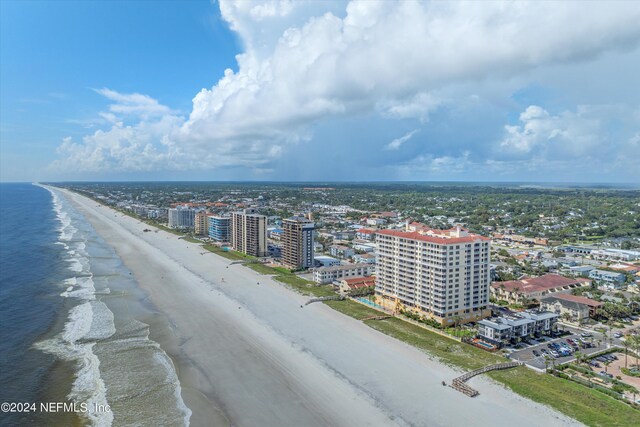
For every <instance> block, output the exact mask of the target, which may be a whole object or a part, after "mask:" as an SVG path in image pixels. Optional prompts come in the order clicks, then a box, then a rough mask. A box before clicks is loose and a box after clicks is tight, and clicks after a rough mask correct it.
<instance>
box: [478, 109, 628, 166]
mask: <svg viewBox="0 0 640 427" xmlns="http://www.w3.org/2000/svg"><path fill="white" fill-rule="evenodd" d="M639 111H640V108H638V106H635V107H633V106H628V105H581V106H578V107H577V108H576V109H575V110H566V111H562V112H560V113H558V114H551V113H549V112H548V111H547V110H545V109H544V108H542V107H540V106H537V105H530V106H529V107H527V108H526V109H525V110H524V111H523V112H522V113H521V114H520V117H519V121H520V124H518V125H506V126H505V127H504V137H503V139H502V140H501V141H500V142H499V144H497V146H496V150H495V152H494V153H493V158H492V159H489V160H487V164H488V165H489V166H490V167H491V168H492V169H494V170H503V171H504V170H506V169H512V170H513V169H514V168H515V169H517V168H525V169H529V170H532V171H535V170H537V171H541V172H542V171H547V172H551V171H556V172H557V171H561V170H564V171H565V172H569V171H572V170H574V168H576V167H578V168H580V169H583V168H589V169H590V170H592V171H593V173H594V174H595V173H600V174H605V173H609V172H611V171H615V170H617V172H622V175H624V170H625V169H626V168H630V169H636V170H637V169H640V137H639V136H638V133H637V129H638V128H640V119H639V116H638V112H639ZM634 132H635V133H634ZM630 177H631V176H629V178H630Z"/></svg>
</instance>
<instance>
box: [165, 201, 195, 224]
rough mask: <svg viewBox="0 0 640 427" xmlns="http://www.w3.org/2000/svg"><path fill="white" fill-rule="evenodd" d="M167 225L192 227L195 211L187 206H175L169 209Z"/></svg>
mask: <svg viewBox="0 0 640 427" xmlns="http://www.w3.org/2000/svg"><path fill="white" fill-rule="evenodd" d="M168 217H169V227H171V228H176V229H188V228H193V226H194V225H195V220H196V211H195V210H194V209H191V208H190V207H188V206H182V205H179V206H176V207H175V208H172V209H169V212H168Z"/></svg>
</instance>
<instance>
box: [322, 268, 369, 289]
mask: <svg viewBox="0 0 640 427" xmlns="http://www.w3.org/2000/svg"><path fill="white" fill-rule="evenodd" d="M375 271H376V266H375V265H373V264H347V265H335V266H333V267H320V268H316V269H315V270H314V271H313V281H314V282H316V283H317V284H318V285H325V284H327V283H333V282H334V281H336V280H341V279H348V278H350V277H366V276H371V275H372V274H373V273H374V272H375Z"/></svg>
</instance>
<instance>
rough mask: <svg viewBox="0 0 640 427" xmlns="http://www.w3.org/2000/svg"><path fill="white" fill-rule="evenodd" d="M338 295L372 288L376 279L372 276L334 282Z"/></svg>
mask: <svg viewBox="0 0 640 427" xmlns="http://www.w3.org/2000/svg"><path fill="white" fill-rule="evenodd" d="M336 284H337V285H338V290H339V291H340V293H343V294H346V293H349V292H351V291H355V290H358V289H363V288H373V287H374V286H375V285H376V279H375V277H373V276H366V277H352V278H350V279H342V280H338V281H337V282H336Z"/></svg>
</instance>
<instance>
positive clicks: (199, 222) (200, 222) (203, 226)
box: [195, 211, 209, 236]
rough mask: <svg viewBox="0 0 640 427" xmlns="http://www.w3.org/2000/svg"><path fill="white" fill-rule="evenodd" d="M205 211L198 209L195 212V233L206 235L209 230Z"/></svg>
mask: <svg viewBox="0 0 640 427" xmlns="http://www.w3.org/2000/svg"><path fill="white" fill-rule="evenodd" d="M207 215H208V214H207V211H200V212H197V213H196V219H195V233H196V234H199V235H203V236H204V235H206V234H207V233H208V232H209V224H208V220H207Z"/></svg>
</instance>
